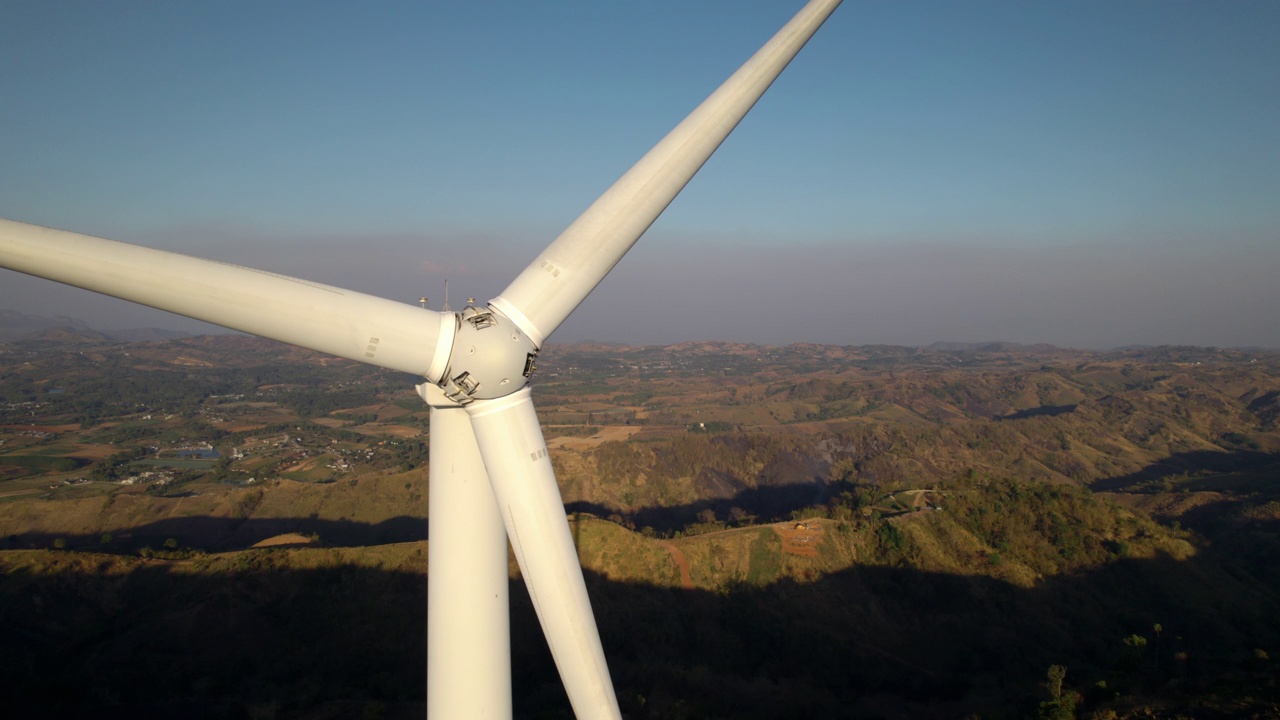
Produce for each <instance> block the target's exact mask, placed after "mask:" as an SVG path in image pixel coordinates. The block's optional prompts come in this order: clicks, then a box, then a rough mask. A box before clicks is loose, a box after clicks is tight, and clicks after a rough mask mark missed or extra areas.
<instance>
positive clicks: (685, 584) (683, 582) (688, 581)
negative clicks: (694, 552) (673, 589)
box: [660, 541, 693, 590]
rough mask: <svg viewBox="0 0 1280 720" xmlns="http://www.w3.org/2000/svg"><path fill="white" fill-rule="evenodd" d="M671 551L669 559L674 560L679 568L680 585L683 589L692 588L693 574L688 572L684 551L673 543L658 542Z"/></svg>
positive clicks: (687, 562) (687, 560)
mask: <svg viewBox="0 0 1280 720" xmlns="http://www.w3.org/2000/svg"><path fill="white" fill-rule="evenodd" d="M660 544H661V545H662V547H664V548H666V550H667V552H669V553H671V560H672V561H674V562H675V564H676V567H678V568H680V587H682V588H684V589H685V590H692V589H693V575H691V574H689V558H687V557H685V554H684V552H683V551H682V550H681V549H680V548H678V547H676V546H675V544H674V543H669V542H666V541H663V542H661V543H660Z"/></svg>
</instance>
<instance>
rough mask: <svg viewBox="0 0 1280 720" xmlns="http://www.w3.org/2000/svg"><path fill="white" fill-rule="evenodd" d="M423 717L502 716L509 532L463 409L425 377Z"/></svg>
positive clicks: (506, 710) (506, 691)
mask: <svg viewBox="0 0 1280 720" xmlns="http://www.w3.org/2000/svg"><path fill="white" fill-rule="evenodd" d="M418 392H419V393H421V394H422V397H423V399H424V400H426V401H427V403H428V404H429V405H431V460H430V481H431V510H430V514H431V515H430V516H431V535H430V544H429V545H428V547H427V560H428V568H427V573H428V574H427V717H428V718H499V719H501V718H510V717H511V637H510V631H509V627H510V612H509V606H508V587H509V582H508V581H509V578H508V576H507V532H506V529H505V528H504V526H503V519H502V515H501V514H500V513H499V512H498V505H497V503H496V502H495V501H494V499H493V490H492V488H491V487H490V485H489V477H488V475H487V474H486V473H485V470H484V460H483V459H482V458H481V457H480V448H479V446H478V445H477V444H476V437H475V434H474V433H473V432H472V430H471V418H470V417H468V416H467V411H466V410H464V409H463V408H462V407H461V406H459V405H458V404H456V403H454V402H452V401H450V400H448V399H446V398H445V396H444V391H442V390H441V389H440V388H438V387H436V386H435V385H432V384H430V383H423V384H422V385H419V386H418Z"/></svg>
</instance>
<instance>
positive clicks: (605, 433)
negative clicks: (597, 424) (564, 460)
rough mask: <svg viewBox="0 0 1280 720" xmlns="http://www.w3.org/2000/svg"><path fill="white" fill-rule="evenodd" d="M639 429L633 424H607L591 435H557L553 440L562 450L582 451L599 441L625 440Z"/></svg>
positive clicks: (594, 445) (591, 447)
mask: <svg viewBox="0 0 1280 720" xmlns="http://www.w3.org/2000/svg"><path fill="white" fill-rule="evenodd" d="M640 430H641V428H640V427H639V426H633V425H608V426H605V427H602V428H600V432H598V433H596V434H595V435H592V436H591V437H586V438H578V437H559V438H556V439H555V442H556V444H557V445H556V447H559V448H561V449H563V450H574V451H577V452H583V451H586V450H591V449H593V448H595V447H596V446H598V445H599V444H600V443H602V442H605V441H608V440H627V439H629V438H630V437H631V436H632V435H635V434H636V433H638V432H640Z"/></svg>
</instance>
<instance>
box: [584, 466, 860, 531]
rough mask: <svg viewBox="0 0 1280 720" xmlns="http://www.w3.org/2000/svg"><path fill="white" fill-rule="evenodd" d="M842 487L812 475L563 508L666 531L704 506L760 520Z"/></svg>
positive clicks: (721, 515) (821, 499)
mask: <svg viewBox="0 0 1280 720" xmlns="http://www.w3.org/2000/svg"><path fill="white" fill-rule="evenodd" d="M842 489H846V486H845V485H844V484H841V483H829V482H825V481H822V480H820V479H815V480H813V481H812V482H808V483H796V484H791V485H775V486H765V487H755V488H745V489H742V490H740V491H738V492H737V493H735V494H733V495H732V496H729V497H718V498H707V499H705V500H698V501H696V502H691V503H686V504H683V505H672V506H670V507H649V508H639V509H637V510H632V511H628V512H623V511H621V510H619V509H617V508H614V507H610V506H608V505H601V504H599V503H592V502H587V501H585V500H579V501H574V502H569V503H565V510H567V511H568V512H571V513H572V512H585V513H591V514H592V515H595V516H597V517H603V518H608V517H611V516H614V515H617V516H620V517H622V518H623V519H624V520H626V521H628V522H630V523H632V524H634V525H635V526H636V527H637V528H643V527H651V528H653V529H654V530H657V531H658V532H659V533H663V534H669V533H671V532H674V531H676V530H683V529H684V528H686V527H688V526H689V525H691V524H693V523H695V522H698V514H699V513H701V512H704V511H706V510H711V511H712V512H714V513H715V514H716V517H717V518H718V519H720V520H722V521H723V520H728V519H729V518H730V516H731V511H732V510H733V508H738V509H740V510H742V511H743V512H745V513H747V514H748V515H751V516H752V517H755V518H756V519H757V521H759V522H769V521H772V520H781V519H785V518H788V517H790V515H791V513H792V512H793V511H795V510H801V509H803V508H807V507H812V506H814V505H820V504H822V503H825V502H826V501H827V500H829V499H830V498H831V497H833V496H834V495H838V494H839V492H840V490H842Z"/></svg>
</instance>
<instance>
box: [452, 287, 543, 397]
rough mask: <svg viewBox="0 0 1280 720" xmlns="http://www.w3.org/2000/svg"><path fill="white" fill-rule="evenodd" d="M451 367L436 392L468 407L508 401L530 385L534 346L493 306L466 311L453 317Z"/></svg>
mask: <svg viewBox="0 0 1280 720" xmlns="http://www.w3.org/2000/svg"><path fill="white" fill-rule="evenodd" d="M454 317H455V319H456V320H455V323H454V335H453V342H452V348H451V350H450V352H449V364H448V366H447V367H446V369H445V371H444V373H443V374H442V376H441V378H440V381H439V387H440V389H441V390H443V391H444V394H445V397H447V398H448V399H450V400H452V401H453V402H456V403H458V404H459V405H466V404H468V403H471V402H473V401H475V400H493V399H496V398H501V397H506V396H507V395H510V394H511V393H514V392H516V391H517V390H519V389H521V388H523V387H524V386H526V385H528V384H529V376H531V375H533V370H534V360H535V359H536V358H537V357H538V346H537V345H536V344H535V343H534V342H533V339H532V338H530V337H529V336H528V335H526V334H525V333H524V331H523V330H521V329H520V328H519V327H518V326H517V325H516V323H515V322H514V321H512V320H511V318H509V317H507V316H506V315H504V314H502V313H501V312H499V311H498V310H497V309H495V308H494V307H493V306H492V305H486V306H485V307H483V308H477V307H475V306H474V305H468V306H467V307H466V308H464V309H463V310H462V312H459V313H455V315H454Z"/></svg>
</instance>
